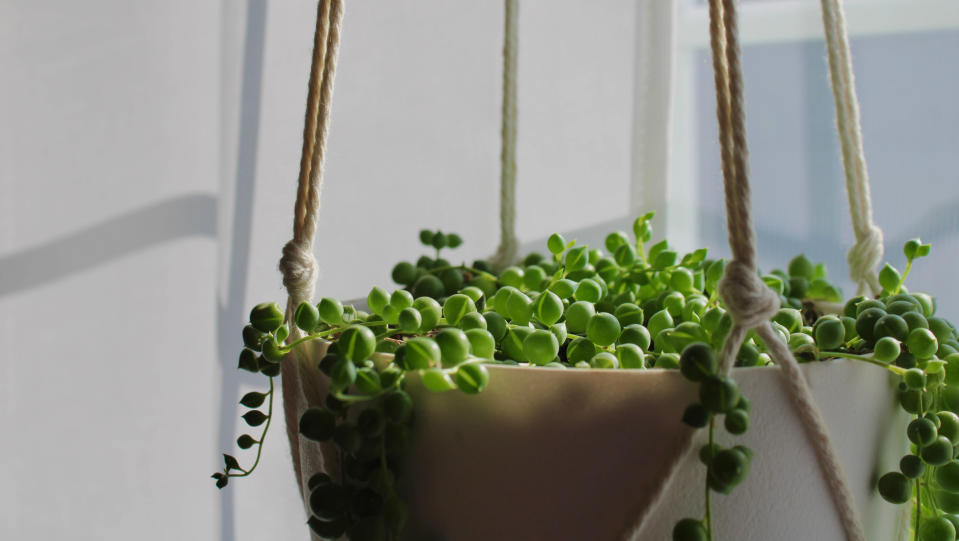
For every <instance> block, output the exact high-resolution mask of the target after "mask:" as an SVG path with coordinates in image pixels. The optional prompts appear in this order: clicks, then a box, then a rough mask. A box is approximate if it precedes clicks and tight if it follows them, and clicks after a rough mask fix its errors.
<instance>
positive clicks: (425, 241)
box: [420, 229, 433, 247]
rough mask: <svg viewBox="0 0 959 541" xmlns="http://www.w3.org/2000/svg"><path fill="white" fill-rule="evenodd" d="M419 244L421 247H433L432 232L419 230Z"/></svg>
mask: <svg viewBox="0 0 959 541" xmlns="http://www.w3.org/2000/svg"><path fill="white" fill-rule="evenodd" d="M420 243H421V244H422V245H423V246H430V247H432V246H433V232H432V231H430V230H429V229H421V230H420Z"/></svg>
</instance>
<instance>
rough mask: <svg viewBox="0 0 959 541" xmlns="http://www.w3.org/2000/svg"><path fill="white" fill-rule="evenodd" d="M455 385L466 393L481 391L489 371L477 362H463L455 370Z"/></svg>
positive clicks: (484, 386)
mask: <svg viewBox="0 0 959 541" xmlns="http://www.w3.org/2000/svg"><path fill="white" fill-rule="evenodd" d="M455 380H456V386H457V387H459V389H460V390H461V391H463V392H464V393H467V394H476V393H479V392H482V390H483V389H485V388H486V385H487V384H488V383H489V371H488V370H486V367H485V366H483V365H482V364H478V363H470V364H464V365H462V366H460V367H459V368H458V369H457V370H456V377H455Z"/></svg>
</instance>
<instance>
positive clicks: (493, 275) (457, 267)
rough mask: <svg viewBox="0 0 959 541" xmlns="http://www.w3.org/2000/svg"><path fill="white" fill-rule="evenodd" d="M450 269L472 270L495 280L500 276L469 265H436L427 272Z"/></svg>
mask: <svg viewBox="0 0 959 541" xmlns="http://www.w3.org/2000/svg"><path fill="white" fill-rule="evenodd" d="M450 269H456V270H464V271H467V272H471V273H473V274H476V275H479V276H484V277H486V278H489V279H491V280H494V281H496V280H498V278H496V275H495V274H490V273H488V272H486V271H481V270H479V269H475V268H473V267H467V266H466V265H446V266H444V267H436V268H435V269H429V270H427V271H426V272H428V273H430V274H436V273H438V272H443V271H445V270H450Z"/></svg>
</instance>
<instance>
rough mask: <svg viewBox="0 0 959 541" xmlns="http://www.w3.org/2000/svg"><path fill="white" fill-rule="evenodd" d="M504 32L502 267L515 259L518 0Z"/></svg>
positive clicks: (498, 260) (496, 259)
mask: <svg viewBox="0 0 959 541" xmlns="http://www.w3.org/2000/svg"><path fill="white" fill-rule="evenodd" d="M505 8H506V10H505V20H506V21H505V26H504V33H503V111H502V125H501V148H500V194H499V202H500V210H499V217H500V244H499V248H497V250H496V254H494V255H493V257H492V258H491V262H492V263H493V266H494V267H496V268H497V269H502V268H504V267H507V266H509V265H510V264H512V263H513V261H515V259H516V252H517V251H518V248H519V247H518V242H517V240H516V78H517V71H518V68H517V60H518V59H517V56H518V54H517V45H518V43H519V22H518V18H519V0H506V6H505Z"/></svg>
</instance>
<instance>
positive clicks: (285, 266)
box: [279, 0, 343, 492]
mask: <svg viewBox="0 0 959 541" xmlns="http://www.w3.org/2000/svg"><path fill="white" fill-rule="evenodd" d="M342 21H343V2H342V0H319V2H318V3H317V16H316V30H315V32H314V36H313V58H312V62H311V65H310V79H309V85H308V89H307V98H306V119H305V122H304V129H303V150H302V154H301V156H300V173H299V178H298V184H297V193H296V205H295V208H294V218H293V238H292V239H291V240H290V241H289V242H287V243H286V245H285V246H284V247H283V257H282V258H281V259H280V264H279V268H280V272H281V273H282V274H283V285H285V286H286V289H287V292H288V293H289V301H288V302H287V309H286V321H288V322H291V321H292V320H293V314H294V311H295V310H296V307H297V306H299V304H300V303H301V302H303V301H311V300H312V299H313V289H314V286H315V283H316V259H315V258H314V257H313V237H314V235H315V234H316V222H317V219H318V213H319V208H320V187H321V185H322V183H323V169H324V158H325V157H326V139H327V135H328V133H329V126H330V101H331V99H332V96H333V79H334V76H335V74H336V57H337V52H338V51H339V41H340V28H341V26H342ZM290 334H291V336H292V337H294V338H296V337H298V336H299V334H300V333H299V330H298V329H297V327H296V325H290ZM282 375H283V377H282V388H283V397H284V398H283V411H284V416H285V419H286V424H287V437H288V438H289V441H290V451H291V454H292V458H293V469H294V472H295V473H296V479H297V483H298V484H299V485H300V489H301V492H302V488H303V486H302V485H303V483H304V481H303V467H304V460H305V461H306V462H307V463H309V462H310V459H309V458H308V457H302V456H301V453H300V443H299V434H298V433H297V426H298V422H299V414H298V410H297V407H298V406H297V398H298V397H300V396H301V395H302V386H303V381H301V378H300V374H299V367H298V366H297V362H296V361H295V359H293V357H292V356H290V357H288V358H287V359H285V360H284V361H283V368H282ZM307 465H308V464H307Z"/></svg>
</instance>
